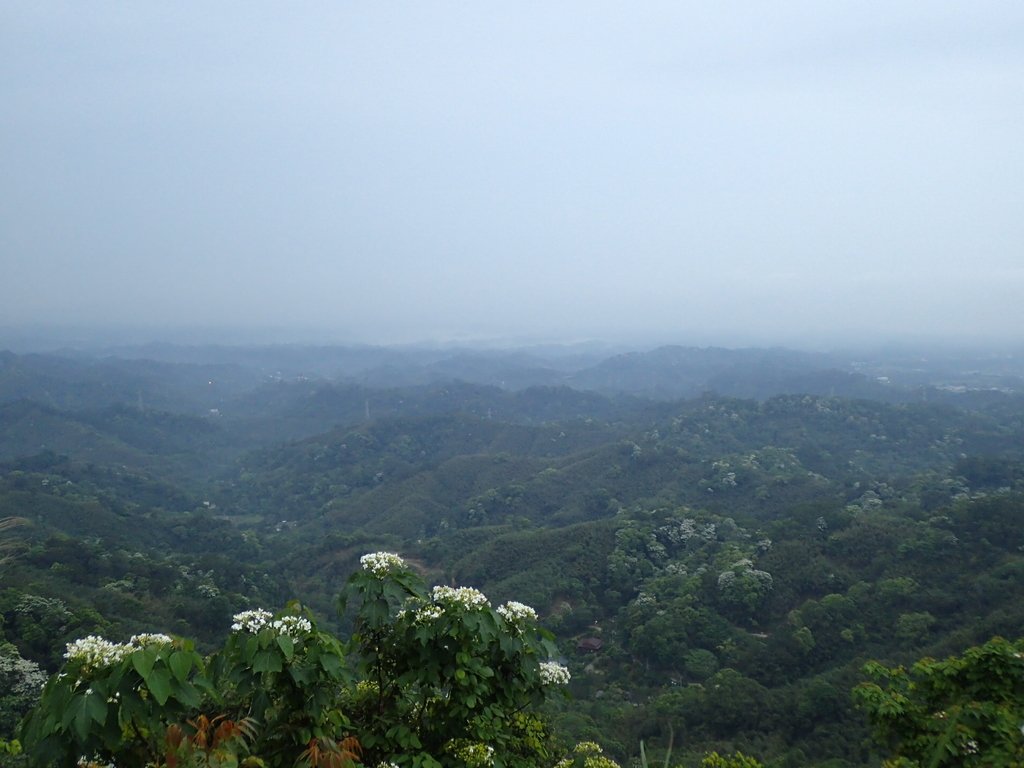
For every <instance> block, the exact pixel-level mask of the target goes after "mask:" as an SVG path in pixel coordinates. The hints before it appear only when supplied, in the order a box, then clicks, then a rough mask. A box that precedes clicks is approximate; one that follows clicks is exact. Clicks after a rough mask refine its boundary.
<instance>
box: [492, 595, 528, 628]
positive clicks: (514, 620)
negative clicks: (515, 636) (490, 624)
mask: <svg viewBox="0 0 1024 768" xmlns="http://www.w3.org/2000/svg"><path fill="white" fill-rule="evenodd" d="M497 611H498V615H499V616H501V618H503V619H504V620H505V621H507V622H508V623H509V624H519V623H521V622H525V621H536V620H537V612H536V611H535V610H533V608H531V607H530V606H528V605H524V604H523V603H517V602H516V601H515V600H509V601H508V602H507V603H505V604H504V605H499V606H498V609H497Z"/></svg>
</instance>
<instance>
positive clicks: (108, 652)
mask: <svg viewBox="0 0 1024 768" xmlns="http://www.w3.org/2000/svg"><path fill="white" fill-rule="evenodd" d="M133 650H134V649H133V648H132V647H131V646H129V645H121V644H119V643H112V642H110V641H109V640H105V639H103V638H102V637H100V636H99V635H88V636H87V637H83V638H80V639H78V640H75V642H73V643H68V644H67V650H66V651H65V652H64V658H65V659H67V660H68V661H76V662H80V663H81V664H82V666H83V667H84V668H86V669H96V668H100V667H109V666H112V665H114V664H117V663H118V662H120V661H121V660H122V659H123V658H124V657H125V656H127V655H128V654H129V653H131V652H132V651H133Z"/></svg>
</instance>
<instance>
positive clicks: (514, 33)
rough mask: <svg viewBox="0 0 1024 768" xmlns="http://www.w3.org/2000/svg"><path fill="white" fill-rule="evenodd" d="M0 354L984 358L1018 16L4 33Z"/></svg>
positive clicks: (1013, 285) (45, 8) (53, 19)
mask: <svg viewBox="0 0 1024 768" xmlns="http://www.w3.org/2000/svg"><path fill="white" fill-rule="evenodd" d="M0 50H2V51H3V53H2V55H0V67H2V73H3V74H2V76H0V99H2V102H3V104H4V110H3V118H2V119H0V167H2V169H3V171H2V174H0V273H2V279H0V326H2V329H3V339H2V342H3V345H4V346H8V347H10V346H19V345H20V346H21V347H25V346H28V347H33V346H34V347H40V348H43V347H49V348H54V347H59V346H61V345H76V344H81V343H86V342H89V341H90V340H95V337H96V336H97V335H100V336H104V337H106V338H107V339H108V340H109V341H110V342H111V343H115V344H116V343H144V342H147V341H151V340H169V341H176V342H179V343H187V344H191V343H204V342H211V341H214V342H225V343H262V342H282V341H287V342H313V343H344V344H347V343H373V344H382V343H383V344H392V343H408V342H425V341H431V342H450V341H453V340H454V341H458V342H474V343H482V342H487V343H500V344H509V345H518V344H534V343H540V342H574V341H581V340H590V339H599V340H605V341H607V342H610V343H612V344H619V345H623V344H624V345H633V346H636V345H647V346H653V345H656V344H664V343H682V344H693V345H723V346H744V345H775V344H782V345H787V346H798V347H814V348H820V347H823V346H830V345H832V346H835V345H843V344H846V345H849V344H852V343H857V344H882V343H886V342H889V341H893V340H895V341H902V342H921V341H936V340H953V341H956V342H959V343H966V344H975V343H979V342H986V343H993V344H997V345H998V344H1005V343H1007V342H1013V341H1016V340H1018V339H1019V338H1020V331H1021V329H1022V328H1024V302H1022V301H1021V300H1020V297H1021V296H1024V262H1022V259H1021V251H1020V247H1021V243H1022V242H1024V217H1021V215H1020V211H1021V210H1022V208H1024V194H1022V191H1024V181H1022V180H1024V152H1022V142H1021V140H1020V135H1021V125H1022V123H1024V98H1022V97H1024V6H1022V5H1021V4H1019V3H1006V2H990V1H987V0H982V1H981V2H975V3H970V4H964V3H958V2H927V3H926V2H896V3H874V2H872V3H854V2H839V3H808V2H791V1H787V2H780V3H772V4H762V3H753V2H730V3H712V4H697V3H667V2H665V3H662V2H652V3H644V4H641V5H628V6H627V5H617V4H611V3H576V2H573V3H560V4H554V5H552V4H545V3H525V4H514V5H510V6H507V7H502V8H498V7H496V6H492V5H468V6H467V5H465V4H456V3H448V2H436V3H422V4H388V5H381V4H370V5H353V4H339V3H326V2H324V3H304V4H302V5H300V6H282V5H278V4H271V3H246V4H235V3H228V4H216V5H212V6H211V5H209V4H200V3H176V4H173V5H170V6H161V5H155V4H135V3H133V4H128V5H124V4H113V3H99V4H89V5H88V6H85V5H74V4H71V5H65V4H56V3H21V4H6V5H5V6H4V7H3V8H2V9H0Z"/></svg>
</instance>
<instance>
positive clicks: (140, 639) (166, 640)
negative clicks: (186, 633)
mask: <svg viewBox="0 0 1024 768" xmlns="http://www.w3.org/2000/svg"><path fill="white" fill-rule="evenodd" d="M172 642H174V641H173V640H172V639H171V637H170V635H165V634H163V633H161V632H143V633H142V634H139V635H132V636H131V638H130V639H129V640H128V645H130V646H131V647H132V648H133V649H135V648H145V647H146V646H149V645H170V644H171V643H172Z"/></svg>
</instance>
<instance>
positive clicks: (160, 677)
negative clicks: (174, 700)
mask: <svg viewBox="0 0 1024 768" xmlns="http://www.w3.org/2000/svg"><path fill="white" fill-rule="evenodd" d="M146 686H147V687H148V688H149V692H150V693H152V694H153V698H154V699H156V701H157V704H159V705H160V706H161V707H162V706H163V705H164V704H166V703H167V699H169V698H170V696H171V673H170V672H168V671H167V668H166V667H159V668H157V669H154V670H153V671H152V673H150V675H149V677H147V678H146Z"/></svg>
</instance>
